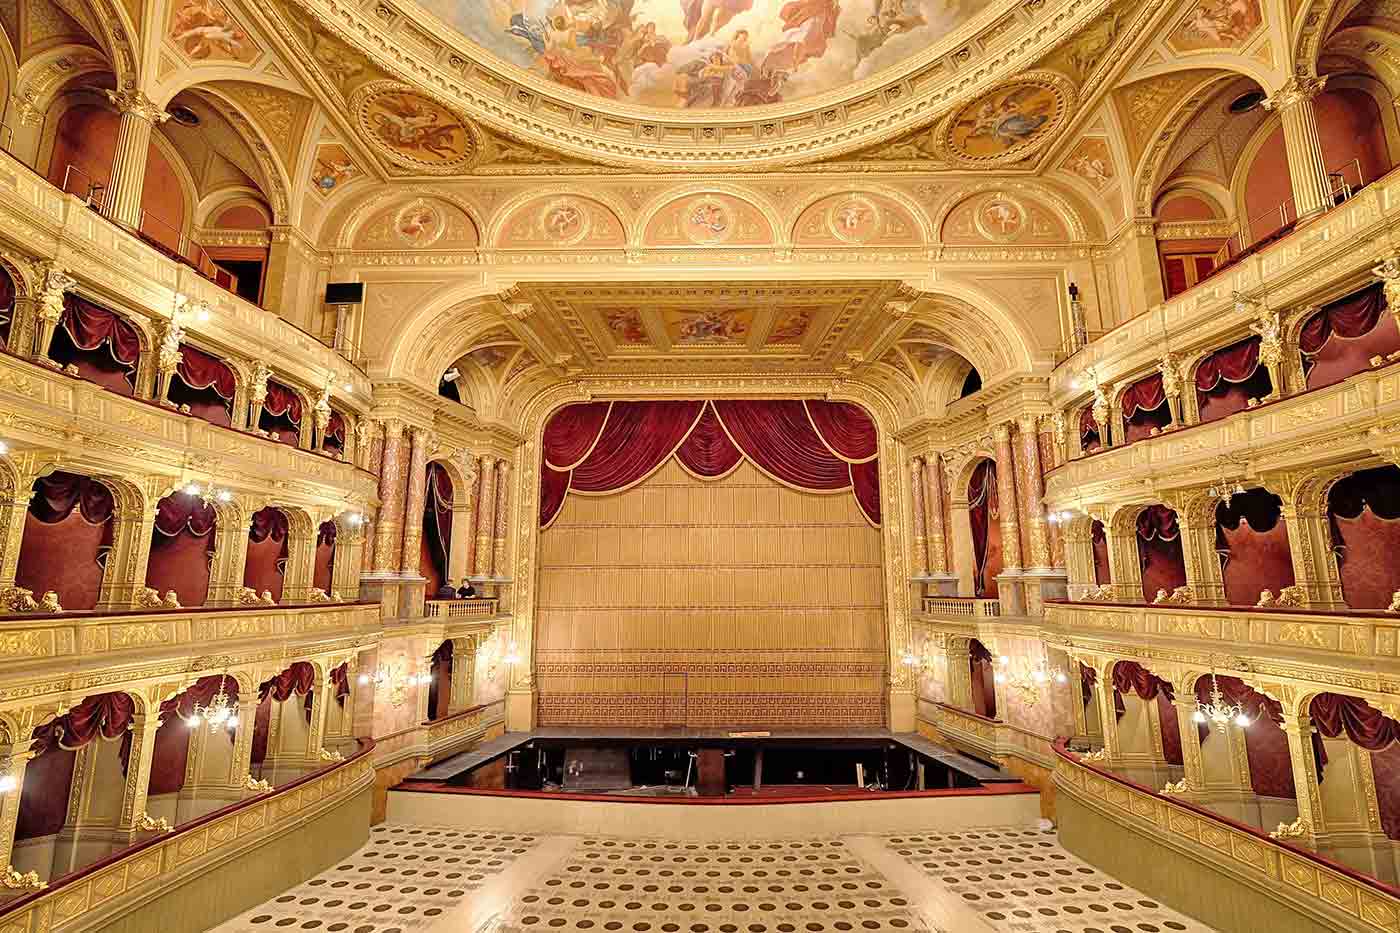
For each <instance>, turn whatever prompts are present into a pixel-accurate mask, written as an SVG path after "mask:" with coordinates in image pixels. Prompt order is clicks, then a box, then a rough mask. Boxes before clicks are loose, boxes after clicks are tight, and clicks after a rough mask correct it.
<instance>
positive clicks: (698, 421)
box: [540, 399, 880, 527]
mask: <svg viewBox="0 0 1400 933" xmlns="http://www.w3.org/2000/svg"><path fill="white" fill-rule="evenodd" d="M876 452H877V451H876V433H875V424H874V422H873V421H871V419H870V416H869V415H867V414H866V413H865V412H864V411H863V410H862V409H860V408H859V407H858V406H855V405H851V404H849V403H846V402H827V401H817V400H807V401H801V400H789V399H780V400H767V401H753V400H714V401H653V402H590V403H585V404H580V405H570V406H567V407H565V408H563V409H561V410H560V411H558V412H556V413H555V414H554V416H553V417H552V418H550V421H549V423H548V424H547V425H546V426H545V430H544V457H543V460H544V463H543V468H542V470H541V477H540V525H541V527H548V526H549V524H550V522H552V521H553V520H554V518H555V516H557V515H558V514H559V510H560V508H562V506H563V504H564V499H565V498H566V497H567V496H568V494H569V493H570V492H571V491H572V492H579V493H584V494H589V493H593V494H597V493H610V492H618V491H621V490H624V489H627V488H629V487H631V486H634V485H636V484H637V483H639V482H641V481H642V480H644V479H646V478H647V477H648V476H650V475H651V474H652V473H654V472H655V471H656V470H657V469H658V468H659V467H660V466H661V465H662V464H663V463H665V462H666V460H667V459H669V458H670V457H672V456H675V457H676V458H677V460H678V461H679V462H680V464H681V466H682V467H684V468H685V469H686V470H687V471H689V472H690V473H692V474H694V475H695V476H697V477H699V478H701V479H717V478H719V477H722V476H725V475H727V474H728V473H729V472H730V471H731V470H733V469H734V467H736V466H737V465H738V463H739V461H740V460H741V459H744V458H747V459H748V460H749V461H750V462H751V463H753V464H754V466H756V467H758V469H759V470H761V471H763V472H764V473H766V474H768V475H769V476H770V477H772V478H773V479H775V480H777V481H778V482H780V483H784V484H786V485H788V486H793V487H796V488H798V489H802V490H806V491H808V492H819V493H834V492H838V491H841V490H845V489H850V490H852V491H853V493H854V495H855V498H856V502H857V504H859V506H860V509H861V511H862V512H863V513H864V515H865V517H866V519H867V520H868V521H869V522H870V523H871V524H872V525H876V526H878V525H879V524H880V476H879V465H878V461H877V458H876Z"/></svg>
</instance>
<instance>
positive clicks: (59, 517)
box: [15, 472, 113, 610]
mask: <svg viewBox="0 0 1400 933" xmlns="http://www.w3.org/2000/svg"><path fill="white" fill-rule="evenodd" d="M112 510H113V503H112V493H111V490H109V489H108V488H107V487H106V486H104V485H102V483H100V482H98V481H97V480H94V479H90V478H88V477H86V476H79V475H78V474H76V473H63V472H56V473H52V474H50V475H48V476H44V477H40V478H39V479H38V480H36V481H35V482H34V495H33V496H32V497H31V498H30V500H29V511H28V514H27V515H26V516H25V520H24V537H23V539H22V540H21V543H20V551H19V564H18V566H17V568H16V571H15V583H16V584H17V585H18V586H22V587H24V588H25V589H28V590H33V591H34V593H35V594H36V595H42V594H43V593H45V592H47V591H49V590H53V591H54V592H56V593H57V594H58V601H59V604H60V605H62V606H63V608H64V609H65V610H83V609H91V608H93V607H94V606H96V605H97V600H98V596H99V595H100V593H101V589H102V576H103V572H104V568H105V565H106V560H107V554H108V552H109V551H110V550H111V547H112V528H113V523H112Z"/></svg>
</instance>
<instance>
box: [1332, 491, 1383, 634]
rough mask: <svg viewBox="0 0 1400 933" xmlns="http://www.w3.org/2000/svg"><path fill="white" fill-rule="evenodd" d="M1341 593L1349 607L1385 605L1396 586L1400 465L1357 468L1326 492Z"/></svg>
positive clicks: (1380, 607)
mask: <svg viewBox="0 0 1400 933" xmlns="http://www.w3.org/2000/svg"><path fill="white" fill-rule="evenodd" d="M1327 517H1328V521H1329V525H1330V530H1331V536H1332V549H1333V551H1334V552H1335V553H1336V555H1337V567H1338V571H1339V574H1340V577H1341V583H1342V596H1343V597H1344V598H1345V599H1346V603H1347V605H1348V606H1350V607H1351V608H1353V609H1384V608H1386V607H1387V606H1389V605H1390V599H1391V594H1393V593H1394V592H1395V591H1396V590H1397V589H1400V561H1397V560H1396V559H1395V556H1394V555H1395V554H1396V553H1397V552H1400V468H1397V467H1394V466H1383V467H1375V468H1373V469H1369V470H1358V471H1357V472H1355V473H1353V474H1351V475H1350V476H1347V477H1344V478H1343V479H1341V480H1339V481H1338V482H1337V483H1336V484H1335V485H1334V486H1333V487H1332V488H1331V490H1329V491H1328V494H1327Z"/></svg>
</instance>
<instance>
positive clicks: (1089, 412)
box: [1079, 405, 1103, 454]
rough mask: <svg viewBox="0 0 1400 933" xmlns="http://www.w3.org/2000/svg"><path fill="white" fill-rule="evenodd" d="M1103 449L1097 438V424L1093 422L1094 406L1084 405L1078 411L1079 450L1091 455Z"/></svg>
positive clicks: (1100, 439) (1101, 442) (1099, 439)
mask: <svg viewBox="0 0 1400 933" xmlns="http://www.w3.org/2000/svg"><path fill="white" fill-rule="evenodd" d="M1102 447H1103V439H1102V438H1101V437H1099V423H1098V422H1097V421H1095V420H1094V406H1093V405H1085V406H1084V407H1083V408H1081V409H1079V448H1080V449H1081V450H1083V451H1084V452H1085V453H1086V454H1091V453H1093V452H1094V451H1096V450H1099V449H1101V448H1102Z"/></svg>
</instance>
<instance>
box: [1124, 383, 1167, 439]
mask: <svg viewBox="0 0 1400 933" xmlns="http://www.w3.org/2000/svg"><path fill="white" fill-rule="evenodd" d="M1122 405H1123V427H1124V430H1123V440H1124V443H1128V444H1131V443H1132V442H1133V441H1137V440H1141V439H1142V438H1144V437H1149V436H1151V434H1152V429H1153V428H1165V427H1166V426H1167V425H1169V424H1171V420H1172V413H1171V407H1170V406H1169V405H1167V393H1166V390H1165V389H1163V387H1162V374H1161V373H1153V374H1152V375H1150V376H1148V377H1147V378H1146V379H1139V380H1138V381H1137V382H1134V383H1133V384H1132V385H1130V386H1128V387H1127V388H1126V389H1124V390H1123V395H1122Z"/></svg>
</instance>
